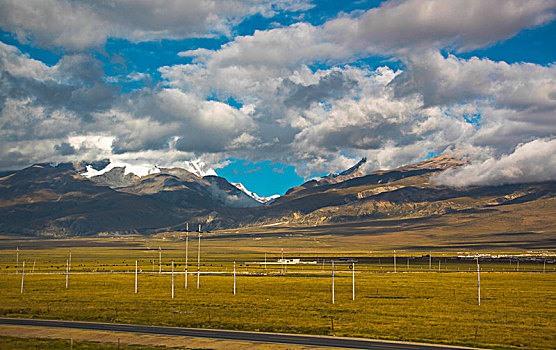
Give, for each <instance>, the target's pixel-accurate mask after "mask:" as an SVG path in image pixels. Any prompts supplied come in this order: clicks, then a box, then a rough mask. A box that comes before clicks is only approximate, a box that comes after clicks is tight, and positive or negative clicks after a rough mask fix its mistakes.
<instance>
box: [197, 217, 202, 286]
mask: <svg viewBox="0 0 556 350" xmlns="http://www.w3.org/2000/svg"><path fill="white" fill-rule="evenodd" d="M200 275H201V224H199V244H198V246H197V289H199V282H200V281H199V278H200Z"/></svg>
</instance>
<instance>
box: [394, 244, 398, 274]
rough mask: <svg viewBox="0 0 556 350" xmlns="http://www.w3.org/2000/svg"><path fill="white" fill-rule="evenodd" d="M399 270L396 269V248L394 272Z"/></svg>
mask: <svg viewBox="0 0 556 350" xmlns="http://www.w3.org/2000/svg"><path fill="white" fill-rule="evenodd" d="M396 272H398V271H397V269H396V251H395V250H394V273H396Z"/></svg>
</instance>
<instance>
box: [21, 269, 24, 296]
mask: <svg viewBox="0 0 556 350" xmlns="http://www.w3.org/2000/svg"><path fill="white" fill-rule="evenodd" d="M24 277H25V261H24V262H23V270H22V271H21V294H23V279H24Z"/></svg>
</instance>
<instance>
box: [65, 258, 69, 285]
mask: <svg viewBox="0 0 556 350" xmlns="http://www.w3.org/2000/svg"><path fill="white" fill-rule="evenodd" d="M68 279H69V260H66V289H68V282H69V281H68Z"/></svg>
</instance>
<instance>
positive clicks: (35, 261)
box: [32, 259, 37, 273]
mask: <svg viewBox="0 0 556 350" xmlns="http://www.w3.org/2000/svg"><path fill="white" fill-rule="evenodd" d="M36 263H37V259H35V260H33V271H32V272H33V273H35V264H36Z"/></svg>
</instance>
